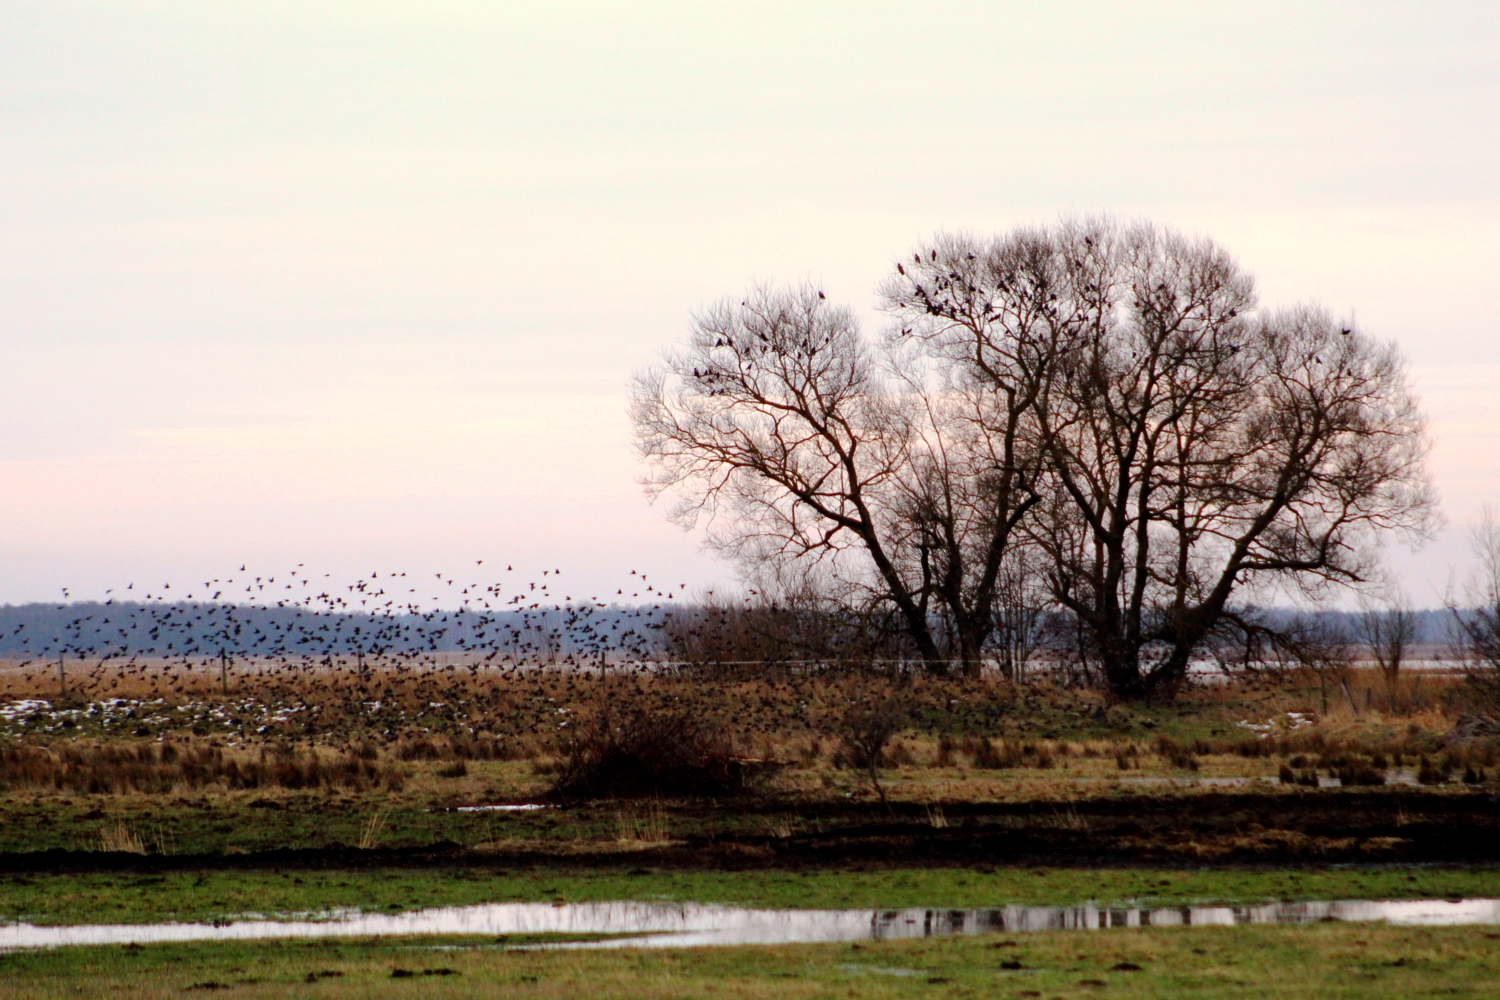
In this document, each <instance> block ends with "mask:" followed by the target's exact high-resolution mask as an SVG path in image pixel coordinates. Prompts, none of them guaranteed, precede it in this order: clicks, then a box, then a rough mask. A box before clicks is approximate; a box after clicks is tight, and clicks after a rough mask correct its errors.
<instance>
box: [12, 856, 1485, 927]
mask: <svg viewBox="0 0 1500 1000" xmlns="http://www.w3.org/2000/svg"><path fill="white" fill-rule="evenodd" d="M1497 896H1500V868H1494V867H1484V868H1472V867H1469V868H1397V867H1389V868H1297V869H1233V868H1229V869H1224V868H1220V869H1196V870H1182V869H1068V868H1058V869H1046V870H1043V869H1007V868H1001V869H974V868H941V869H930V868H929V869H915V868H906V869H903V868H896V869H884V870H876V871H859V870H848V869H824V870H811V871H804V872H786V871H774V870H772V871H739V872H723V871H718V872H715V871H697V872H692V871H689V872H672V871H650V870H647V869H640V868H635V869H626V868H618V869H603V870H581V869H569V868H551V869H526V870H519V871H517V870H505V869H494V868H485V867H472V868H456V869H441V870H411V869H382V870H372V871H347V870H346V871H326V870H324V871H319V870H308V871H284V872H237V871H201V872H166V873H131V874H120V875H107V874H62V875H45V876H9V877H0V919H3V920H26V921H29V922H32V923H62V924H68V923H139V922H152V921H166V920H212V919H215V918H223V917H234V916H239V915H243V914H247V913H261V914H288V913H316V912H320V911H329V910H333V909H337V908H342V907H357V908H359V909H362V910H366V911H381V912H386V913H399V912H401V911H403V910H411V909H419V908H422V907H429V906H461V905H469V904H475V903H504V902H586V901H595V900H641V901H653V900H662V901H683V902H702V903H729V904H736V905H741V906H749V907H774V908H782V907H797V908H810V909H841V908H897V907H899V908H905V907H935V908H974V907H986V906H1001V905H1006V904H1011V903H1016V904H1031V905H1067V904H1073V903H1080V902H1085V901H1088V900H1094V901H1097V902H1102V903H1117V902H1131V901H1135V902H1141V903H1144V904H1148V905H1172V904H1187V903H1202V902H1217V903H1256V902H1265V901H1269V900H1281V899H1290V900H1302V899H1315V900H1329V899H1438V898H1449V897H1497Z"/></svg>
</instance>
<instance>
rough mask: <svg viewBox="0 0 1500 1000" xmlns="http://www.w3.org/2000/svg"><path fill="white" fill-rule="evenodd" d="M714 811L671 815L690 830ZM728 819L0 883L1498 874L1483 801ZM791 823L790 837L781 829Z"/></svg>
mask: <svg viewBox="0 0 1500 1000" xmlns="http://www.w3.org/2000/svg"><path fill="white" fill-rule="evenodd" d="M725 806H726V804H725V803H717V804H713V803H692V802H683V803H676V804H674V808H673V814H674V816H676V817H679V818H680V819H682V820H688V821H690V820H691V819H692V817H693V813H695V812H698V811H703V812H705V813H706V812H708V811H710V810H712V811H714V812H716V813H722V812H723V811H724V809H725ZM733 808H734V809H735V811H736V812H739V813H742V814H745V815H747V816H757V815H758V817H759V818H760V819H761V820H763V822H762V823H760V824H747V825H760V826H762V827H764V828H767V829H774V828H775V827H776V826H777V825H778V824H780V825H781V830H780V831H779V832H769V833H735V834H728V835H726V834H724V833H709V834H697V835H695V834H686V835H683V836H681V837H678V838H676V839H673V840H671V841H668V842H664V843H660V844H656V845H631V846H629V847H619V848H606V849H599V848H598V847H597V846H591V847H590V848H589V849H586V850H584V849H580V848H579V845H574V844H568V843H552V842H545V841H540V842H534V843H530V844H523V845H517V846H514V847H511V848H507V847H505V846H502V845H497V846H493V847H481V848H477V849H476V848H473V847H465V846H462V845H459V844H455V843H450V842H440V843H433V844H426V845H416V846H407V847H401V848H388V849H370V850H361V849H358V848H350V847H337V848H308V849H297V850H270V851H257V852H247V853H237V854H218V853H214V854H201V853H200V854H169V855H156V854H149V855H142V854H134V853H122V852H109V851H98V850H81V851H79V850H55V849H54V850H45V851H33V852H24V853H5V854H0V871H7V872H20V871H28V872H46V871H116V870H119V871H126V870H137V871H138V870H191V869H220V868H222V869H255V868H285V867H308V868H324V867H366V866H381V867H392V866H395V867H439V868H440V867H444V866H467V867H472V866H476V865H479V866H493V867H504V868H515V867H526V866H537V867H548V866H556V865H566V866H568V867H571V868H588V867H601V868H605V867H607V868H617V867H620V866H622V865H623V866H634V867H644V868H655V869H705V868H706V869H714V868H720V869H736V870H738V869H756V868H765V869H798V868H827V867H833V866H847V867H877V868H878V867H889V866H908V867H909V866H914V865H915V866H926V865H931V866H947V865H962V866H970V867H973V866H979V867H983V866H1056V867H1091V866H1098V867H1128V866H1135V865H1152V866H1183V867H1198V866H1224V865H1252V866H1254V865H1278V866H1286V865H1342V864H1361V865H1368V864H1378V865H1392V864H1401V865H1411V864H1489V863H1500V796H1496V795H1494V794H1492V793H1490V792H1487V791H1473V792H1469V791H1456V790H1452V789H1448V790H1442V791H1427V790H1422V789H1401V790H1395V789H1373V790H1368V791H1364V790H1360V791H1354V790H1344V791H1339V790H1322V791H1308V792H1306V793H1294V794H1288V793H1286V792H1277V793H1268V794H1258V793H1253V792H1243V791H1241V792H1232V793H1223V794H1219V793H1212V792H1207V793H1205V792H1198V793H1196V794H1191V795H1176V796H1151V797H1148V796H1133V797H1127V798H1120V797H1109V798H1083V799H1078V800H1075V801H1072V802H1069V803H1066V804H1058V803H1035V802H1033V803H1026V802H1021V803H1014V802H1012V803H948V804H945V805H944V806H943V807H942V808H941V810H934V809H932V808H931V807H925V806H914V805H912V804H910V803H902V804H892V805H891V806H890V807H889V808H886V807H881V806H879V805H878V804H864V803H858V804H849V805H846V806H843V807H840V806H839V805H837V804H829V803H827V802H826V801H825V802H819V803H816V804H799V803H791V802H785V801H781V802H772V801H761V802H753V803H752V802H746V803H741V804H739V805H738V806H736V807H733ZM794 821H795V824H796V827H797V828H795V829H793V828H792V824H793V822H794Z"/></svg>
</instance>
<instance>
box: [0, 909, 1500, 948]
mask: <svg viewBox="0 0 1500 1000" xmlns="http://www.w3.org/2000/svg"><path fill="white" fill-rule="evenodd" d="M1322 920H1350V921H1367V920H1383V921H1386V922H1387V923H1391V924H1398V925H1403V926H1425V927H1435V926H1454V925H1458V924H1500V899H1466V900H1442V899H1424V900H1405V901H1400V902H1388V901H1378V900H1343V901H1338V902H1301V903H1267V904H1263V905H1258V906H1162V907H1150V906H1137V905H1120V906H1108V905H1097V904H1094V903H1084V904H1081V905H1077V906H1002V907H993V908H989V909H973V910H937V909H906V910H754V909H744V908H740V907H733V906H720V905H715V904H703V903H629V902H614V903H567V904H555V905H554V904H547V903H492V904H487V905H483V906H450V907H439V908H434V909H429V910H414V911H412V912H409V913H399V914H382V913H352V914H345V915H338V916H335V917H334V918H333V919H327V920H313V919H300V920H298V919H293V920H267V919H260V918H252V919H244V920H237V921H231V922H224V923H221V924H219V925H218V926H215V925H214V924H211V923H201V924H188V923H163V924H86V925H77V926H72V927H39V926H36V925H33V924H27V923H15V924H8V925H4V926H0V949H14V948H51V947H58V946H62V945H91V944H129V943H132V942H134V943H137V944H147V943H151V942H157V941H229V940H246V939H257V938H312V937H355V936H374V935H388V936H408V935H424V934H447V935H458V934H471V935H479V936H489V937H498V936H501V935H518V934H527V935H530V934H563V935H584V934H612V935H622V936H621V937H616V938H612V939H610V940H606V941H589V942H579V943H574V944H571V945H568V947H587V948H619V947H627V946H628V947H648V948H666V947H672V948H682V947H696V946H702V945H729V944H791V943H799V942H802V943H806V942H827V941H867V940H882V939H888V938H912V937H932V936H937V935H945V934H988V933H996V932H1007V931H1014V932H1021V931H1047V930H1071V931H1083V930H1102V929H1105V928H1110V927H1171V926H1211V925H1218V926H1227V925H1234V924H1300V923H1309V922H1313V921H1322Z"/></svg>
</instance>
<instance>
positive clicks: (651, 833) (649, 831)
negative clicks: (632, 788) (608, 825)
mask: <svg viewBox="0 0 1500 1000" xmlns="http://www.w3.org/2000/svg"><path fill="white" fill-rule="evenodd" d="M615 839H616V840H618V841H619V842H621V843H626V844H632V843H634V844H665V843H667V842H669V841H670V840H671V839H672V835H671V829H670V825H669V820H668V818H667V811H666V809H664V808H663V807H662V804H661V801H660V800H659V799H652V800H650V801H649V802H646V803H645V804H644V806H643V807H642V808H631V807H629V806H625V807H623V808H620V809H617V810H616V811H615Z"/></svg>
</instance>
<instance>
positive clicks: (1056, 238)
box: [950, 221, 1432, 698]
mask: <svg viewBox="0 0 1500 1000" xmlns="http://www.w3.org/2000/svg"><path fill="white" fill-rule="evenodd" d="M1017 241H1018V242H1024V243H1025V245H1026V246H1027V247H1028V253H1030V254H1031V255H1032V256H1033V257H1042V256H1050V260H1051V262H1050V264H1042V263H1037V264H1034V265H1032V266H1031V267H1030V269H1029V271H1028V272H1027V273H1028V275H1030V276H1033V277H1030V280H1029V281H1028V282H1026V283H1024V284H1021V289H1022V291H1024V292H1028V293H1030V294H1029V297H1024V301H1026V302H1028V303H1031V308H1032V313H1031V314H1030V315H1032V316H1034V317H1035V319H1034V321H1032V322H1031V324H1030V325H1029V326H1025V327H1023V326H1022V325H1021V324H1019V323H1016V324H1013V325H1004V324H992V325H991V326H990V327H989V329H991V330H995V331H997V332H998V333H999V334H1000V336H1001V339H1002V342H1003V338H1005V337H1009V338H1011V340H1010V341H1009V346H1002V347H1001V349H1000V350H998V351H996V352H995V354H996V355H997V356H1001V357H1005V358H1013V357H1014V358H1019V359H1021V361H1022V362H1030V367H1029V368H1027V369H1026V370H1027V372H1028V374H1030V373H1031V372H1033V371H1035V372H1037V373H1038V375H1037V382H1036V391H1035V393H1034V397H1033V399H1032V401H1031V402H1030V404H1029V407H1028V409H1029V414H1028V417H1029V420H1023V421H1022V422H1021V425H1020V427H1021V431H1022V433H1027V432H1029V433H1034V434H1035V435H1036V446H1037V450H1038V451H1039V453H1040V454H1041V455H1042V456H1043V460H1044V465H1043V468H1044V471H1045V477H1046V478H1045V491H1046V493H1047V501H1046V502H1045V503H1043V504H1042V505H1040V506H1039V507H1038V508H1037V511H1036V515H1037V516H1035V517H1033V518H1028V519H1027V522H1026V524H1027V531H1028V534H1029V535H1030V537H1031V539H1032V541H1033V542H1034V543H1035V544H1037V545H1039V546H1041V547H1042V549H1043V550H1044V551H1046V553H1047V555H1048V557H1049V562H1050V564H1051V565H1050V567H1049V576H1050V582H1051V587H1052V591H1053V596H1054V597H1055V599H1056V600H1057V601H1058V602H1059V603H1060V604H1061V605H1062V606H1063V607H1064V608H1066V609H1067V610H1068V612H1070V613H1071V615H1072V616H1074V617H1075V618H1076V620H1077V622H1078V623H1079V626H1080V629H1081V632H1082V634H1083V635H1084V637H1085V638H1086V653H1087V655H1088V656H1090V657H1092V658H1094V659H1095V660H1096V661H1097V663H1098V666H1099V670H1100V672H1101V673H1102V675H1103V677H1104V680H1105V682H1106V683H1107V685H1108V687H1109V688H1110V690H1111V691H1112V692H1113V693H1114V694H1115V695H1116V696H1117V697H1123V698H1140V697H1156V696H1164V697H1170V696H1171V695H1172V694H1174V693H1175V692H1176V691H1177V689H1178V688H1179V687H1180V685H1181V684H1182V683H1183V681H1184V680H1185V678H1186V676H1187V671H1188V667H1189V664H1190V662H1191V660H1192V658H1193V656H1194V655H1195V653H1196V652H1197V651H1198V650H1199V649H1200V648H1201V647H1202V646H1203V645H1204V644H1205V643H1206V642H1208V641H1209V640H1211V639H1212V638H1213V637H1214V636H1215V635H1216V634H1219V633H1222V632H1224V631H1226V630H1234V629H1251V628H1255V629H1258V628H1261V627H1263V626H1261V625H1260V624H1258V623H1253V622H1250V621H1248V620H1247V619H1245V618H1244V617H1243V616H1242V615H1240V614H1239V612H1238V611H1237V610H1236V607H1235V606H1234V605H1233V604H1231V599H1232V597H1233V596H1234V595H1235V593H1236V591H1237V589H1239V588H1242V587H1246V586H1248V587H1251V588H1259V589H1262V590H1264V589H1266V588H1272V587H1277V586H1280V587H1284V588H1285V587H1290V588H1293V589H1294V590H1298V591H1301V592H1303V593H1308V594H1313V593H1317V592H1319V591H1320V589H1321V588H1324V587H1327V586H1330V585H1338V584H1347V583H1353V582H1357V581H1361V580H1364V579H1366V578H1367V577H1368V575H1369V573H1370V570H1371V567H1372V565H1373V559H1372V552H1371V545H1370V543H1371V541H1372V538H1373V536H1374V535H1375V534H1377V533H1378V532H1381V531H1385V530H1395V531H1398V532H1406V533H1412V534H1418V535H1420V534H1422V533H1423V532H1424V531H1425V530H1426V529H1427V527H1428V524H1429V519H1430V517H1431V506H1432V500H1431V494H1430V489H1429V487H1428V483H1427V479H1426V474H1425V469H1424V459H1425V455H1426V451H1427V438H1426V434H1425V426H1424V422H1423V419H1422V416H1421V414H1420V412H1419V411H1418V408H1417V404H1416V401H1415V398H1414V397H1413V395H1412V393H1411V390H1410V388H1409V385H1408V380H1407V377H1406V372H1405V368H1404V365H1403V363H1402V361H1401V359H1400V357H1399V355H1398V354H1397V353H1396V351H1395V349H1394V348H1393V347H1391V346H1389V345H1385V344H1380V343H1377V342H1375V341H1373V340H1371V339H1370V338H1368V337H1367V336H1365V335H1364V334H1362V333H1360V332H1359V331H1357V330H1355V329H1354V328H1353V327H1352V325H1341V324H1339V323H1336V322H1334V321H1333V320H1332V319H1331V318H1329V317H1328V316H1327V315H1326V314H1324V313H1322V312H1321V311H1318V310H1316V309H1310V308H1303V309H1294V310H1289V311H1286V312H1281V313H1274V314H1270V315H1266V316H1261V317H1255V316H1253V315H1252V314H1251V313H1252V310H1253V308H1254V305H1255V298H1254V292H1253V284H1252V282H1251V279H1250V278H1249V277H1248V276H1247V275H1245V274H1244V273H1243V272H1241V271H1240V269H1239V268H1238V266H1237V265H1236V264H1235V262H1234V261H1233V260H1232V259H1231V258H1230V257H1229V255H1228V254H1227V253H1225V252H1224V251H1223V250H1222V249H1220V248H1219V247H1217V246H1216V245H1214V244H1212V243H1211V242H1208V241H1206V240H1196V241H1195V240H1189V239H1187V238H1185V237H1182V236H1179V235H1177V234H1175V233H1171V232H1166V231H1163V230H1160V229H1157V228H1155V227H1151V226H1146V225H1138V226H1128V227H1126V226H1120V225H1116V224H1114V223H1111V222H1108V221H1085V222H1077V223H1069V224H1065V225H1062V226H1060V227H1058V228H1057V229H1055V230H1053V231H1051V232H1045V233H1042V232H1028V233H1025V234H1022V235H1021V236H1020V237H1017ZM953 273H957V274H959V275H960V277H961V276H962V272H960V271H958V270H957V269H954V271H953ZM950 280H951V279H950ZM1017 284H1020V282H1019V281H1017V282H1011V281H1007V287H1008V288H1010V289H1012V290H1013V289H1014V288H1015V287H1016V285H1017ZM985 308H987V309H989V310H990V312H993V311H994V307H993V306H992V305H989V306H986V307H985ZM984 314H985V313H984V312H983V310H982V311H981V315H984ZM954 343H955V347H956V346H957V345H956V341H955V342H954ZM971 353H972V358H970V359H968V360H966V361H965V362H964V364H965V365H966V367H967V370H968V371H969V373H970V374H971V376H972V377H973V378H975V379H976V380H989V381H991V382H992V383H993V384H995V386H996V387H997V390H998V391H1001V392H1007V391H1008V390H1009V389H1010V387H1011V386H1012V385H1014V384H1015V383H1014V375H1013V374H1012V373H1011V372H1010V371H1008V370H1002V371H1000V372H998V373H996V372H992V371H991V370H990V369H991V365H990V364H989V363H988V355H987V354H986V352H985V345H983V344H979V343H978V342H977V341H976V344H975V347H974V348H973V349H972V352H971ZM958 356H959V355H958V354H957V352H956V350H955V352H954V354H953V357H954V358H955V360H956V359H957V358H958ZM1038 488H1039V489H1041V488H1043V484H1038Z"/></svg>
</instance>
